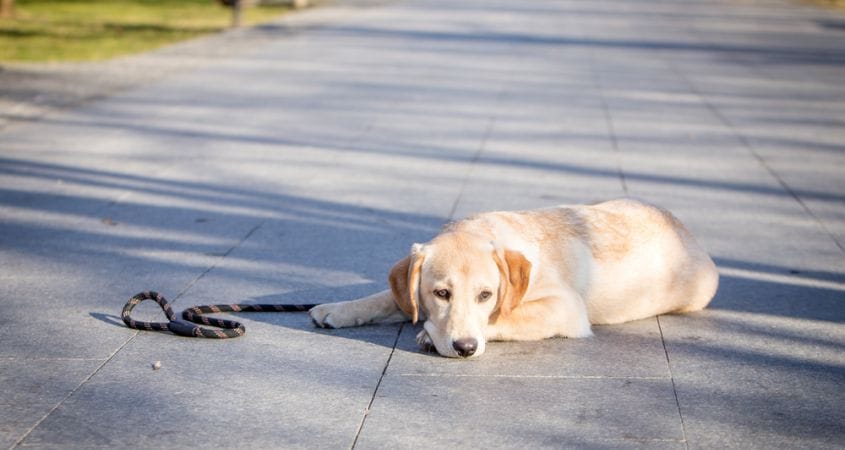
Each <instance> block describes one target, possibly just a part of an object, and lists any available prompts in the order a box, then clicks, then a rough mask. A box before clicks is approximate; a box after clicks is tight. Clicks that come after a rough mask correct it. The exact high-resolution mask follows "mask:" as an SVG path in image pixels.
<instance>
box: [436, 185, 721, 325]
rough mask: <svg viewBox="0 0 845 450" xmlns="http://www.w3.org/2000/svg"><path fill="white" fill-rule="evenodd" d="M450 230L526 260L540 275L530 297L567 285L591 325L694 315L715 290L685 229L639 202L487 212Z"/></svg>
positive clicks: (713, 274) (710, 268)
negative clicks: (483, 238) (484, 240)
mask: <svg viewBox="0 0 845 450" xmlns="http://www.w3.org/2000/svg"><path fill="white" fill-rule="evenodd" d="M450 228H452V229H454V230H460V231H468V232H472V233H476V234H481V235H484V236H488V237H489V238H490V239H492V240H494V241H496V242H497V243H498V244H500V245H502V246H503V247H506V248H513V249H516V250H518V251H520V252H522V253H523V254H525V256H526V257H527V258H528V259H529V260H531V261H532V263H533V264H534V267H535V269H536V271H535V272H534V273H532V277H531V283H532V285H530V286H529V292H530V291H535V293H536V291H537V290H546V289H553V288H554V286H555V285H560V283H565V284H566V285H567V286H568V287H570V288H572V289H575V290H576V291H577V292H578V293H579V294H580V295H581V297H582V298H583V299H584V301H585V304H586V307H587V313H588V315H589V320H590V323H593V324H612V323H621V322H627V321H629V320H637V319H642V318H645V317H650V316H654V315H657V314H664V313H669V312H688V311H696V310H699V309H702V308H704V307H705V306H707V304H708V303H709V302H710V300H711V299H712V298H713V295H714V294H715V292H716V288H717V286H718V273H717V271H716V267H715V265H714V264H713V261H712V260H711V259H710V256H709V255H708V254H707V252H706V251H705V250H704V249H703V248H702V247H701V246H700V245H699V244H698V243H697V242H696V241H695V239H694V238H693V237H692V235H691V234H690V233H689V231H688V230H687V229H686V228H685V227H684V225H683V224H682V223H681V222H680V221H679V220H678V219H677V218H675V217H674V216H673V215H672V214H671V213H669V212H668V211H666V210H663V209H660V208H658V207H655V206H652V205H648V204H645V203H642V202H639V201H636V200H630V199H620V200H612V201H608V202H604V203H599V204H595V205H577V206H560V207H554V208H545V209H539V210H531V211H521V212H492V213H484V214H480V215H478V216H474V217H471V218H468V219H465V220H463V221H460V222H457V223H455V224H453V225H451V226H450ZM527 297H528V298H530V297H532V295H531V294H528V295H527Z"/></svg>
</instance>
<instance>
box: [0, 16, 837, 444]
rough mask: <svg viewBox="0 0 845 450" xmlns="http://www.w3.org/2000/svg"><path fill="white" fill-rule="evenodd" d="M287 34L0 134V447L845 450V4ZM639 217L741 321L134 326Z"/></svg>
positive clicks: (384, 20) (729, 317)
mask: <svg viewBox="0 0 845 450" xmlns="http://www.w3.org/2000/svg"><path fill="white" fill-rule="evenodd" d="M291 30H296V32H291ZM251 33H256V32H255V31H253V32H251ZM260 33H261V36H263V37H262V38H261V39H257V40H256V41H255V42H254V45H248V46H245V47H244V48H243V49H242V51H237V52H231V53H229V54H226V55H222V56H220V57H214V58H205V59H202V60H201V61H200V62H199V63H197V64H194V65H191V66H190V67H184V68H182V69H180V70H173V71H168V72H167V73H164V74H163V75H162V76H160V77H156V79H155V80H146V81H144V82H139V83H135V84H133V86H134V87H132V88H130V89H126V87H125V86H124V87H121V89H123V90H121V91H120V92H116V93H113V94H111V95H107V96H105V97H103V98H100V99H98V100H94V101H85V102H81V103H79V104H78V105H77V106H76V107H74V108H71V109H65V110H63V111H58V112H56V111H52V112H51V111H46V112H43V113H41V114H38V115H37V116H38V117H40V119H39V120H37V121H34V122H31V121H28V120H21V119H20V118H19V119H14V120H13V121H12V122H14V123H10V124H7V125H6V127H5V128H4V129H3V130H2V132H0V189H2V191H0V244H2V246H0V267H2V271H0V446H5V447H46V448H56V447H80V448H92V447H122V446H127V445H132V446H138V447H174V446H175V447H187V446H190V445H201V446H203V447H258V448H297V447H308V448H345V447H347V448H348V447H357V448H394V447H425V448H491V447H516V448H533V447H577V448H594V447H598V448H629V447H655V448H688V447H692V448H722V447H736V448H749V447H758V448H772V447H794V448H798V447H800V448H806V447H817V448H820V447H829V448H841V446H842V445H843V442H845V430H843V423H845V391H844V390H843V388H842V386H843V385H845V351H843V350H845V327H843V321H845V303H843V302H845V251H843V246H845V145H843V143H845V83H843V80H845V16H843V15H841V14H836V13H833V12H830V11H824V10H820V9H815V8H810V7H801V6H794V5H791V4H786V3H774V2H753V3H749V2H725V1H715V0H713V1H709V0H699V1H688V2H660V1H649V0H640V1H622V0H617V1H595V2H592V1H590V2H583V1H567V0H554V1H546V2H522V1H515V0H511V1H505V0H492V1H491V0H486V1H481V0H477V1H476V0H464V1H460V2H455V1H442V0H406V1H401V2H395V3H390V4H385V5H381V6H372V7H368V8H341V7H340V6H337V7H326V8H323V9H320V10H313V11H307V12H304V13H302V14H298V15H296V16H290V17H288V18H286V19H284V20H282V21H280V22H279V23H277V24H275V25H271V26H267V27H264V28H263V29H261V30H260ZM211 39H220V38H211ZM203 42H207V41H203ZM186 45H187V46H188V47H190V46H191V45H201V44H196V43H193V44H186ZM181 48H185V47H181ZM167 51H168V50H165V52H167ZM169 51H173V50H169ZM156 55H161V53H157V54H156ZM143 70H154V67H152V68H144V69H143ZM6 88H7V87H6V86H4V89H6ZM85 98H88V97H85ZM83 100H84V98H83ZM7 101H8V99H7ZM17 101H18V102H21V101H25V100H20V98H19V99H18V100H17ZM23 119H26V118H23ZM623 195H633V196H636V197H640V198H645V199H648V200H650V201H653V202H656V203H659V204H662V205H665V206H667V207H669V208H670V209H672V210H673V211H675V212H676V213H677V215H679V216H680V217H681V218H682V220H684V221H685V222H686V223H687V224H689V226H690V227H691V228H692V229H693V231H694V232H695V234H697V235H698V236H699V238H700V240H701V241H702V242H703V244H704V245H705V246H706V247H707V248H708V249H709V250H710V251H711V252H712V254H713V255H714V256H715V258H716V260H717V263H718V264H719V266H720V269H721V273H722V283H721V288H720V290H719V293H718V295H717V298H716V299H715V300H714V302H713V304H712V306H711V308H709V309H708V310H706V311H704V312H701V313H697V314H692V315H688V316H663V317H660V318H659V319H649V320H643V321H639V322H635V323H630V324H625V325H621V326H612V327H597V328H596V330H595V331H596V336H595V337H594V338H592V339H585V340H566V339H554V340H547V341H543V342H536V343H500V344H494V345H492V346H491V348H489V349H488V351H487V353H486V354H485V355H484V356H483V357H482V358H481V359H480V360H477V361H455V360H448V359H445V358H439V357H435V356H431V355H426V354H422V353H419V352H418V351H417V350H416V347H415V345H414V343H413V336H414V334H415V330H414V327H411V326H410V325H404V326H398V325H397V326H379V327H363V328H358V329H349V330H318V329H314V328H313V327H312V326H311V325H310V323H309V321H308V319H307V317H306V316H305V315H303V314H288V315H283V314H271V315H258V316H255V315H251V316H250V315H243V320H244V321H245V322H246V325H247V328H248V332H247V335H246V336H245V337H243V338H240V339H236V340H231V341H222V342H212V341H202V340H189V339H183V338H177V337H174V336H170V335H164V334H157V333H136V332H134V331H131V330H128V329H126V328H124V327H123V326H122V325H121V324H120V323H119V320H118V319H117V314H118V312H119V310H120V307H121V306H122V304H123V302H124V301H125V299H126V298H128V297H129V296H130V295H132V294H134V293H135V292H137V291H140V290H143V289H149V288H156V289H158V290H160V291H161V292H164V293H166V294H167V295H168V296H169V297H171V298H173V299H175V300H176V304H177V306H178V307H185V306H189V305H192V304H198V303H206V302H211V301H214V302H224V303H225V302H235V301H244V300H249V301H257V302H294V303H295V302H321V301H335V300H342V299H348V298H353V297H356V296H359V295H363V294H367V293H370V292H373V291H375V290H378V289H382V288H383V287H384V286H385V284H386V281H385V275H386V271H387V269H388V268H389V267H390V266H391V265H392V263H393V262H394V261H395V260H397V259H399V258H400V257H401V256H403V254H404V253H405V252H407V250H408V248H409V245H410V244H411V243H412V242H415V241H425V240H427V239H428V238H430V237H431V236H432V235H433V234H434V233H436V231H437V230H438V227H439V226H440V225H441V224H442V223H444V222H446V221H448V220H450V219H454V218H459V217H462V216H465V215H467V214H470V213H472V212H475V211H481V210H489V209H499V208H501V209H517V208H531V207H537V206H543V205H550V204H555V203H567V202H588V201H593V200H597V199H604V198H610V197H619V196H623ZM146 312H147V313H148V316H149V317H156V315H155V314H154V311H153V309H152V308H148V309H146ZM153 361H161V364H162V367H161V369H160V370H158V371H153V370H151V368H150V364H151V363H152V362H153Z"/></svg>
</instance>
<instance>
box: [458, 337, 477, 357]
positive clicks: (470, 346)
mask: <svg viewBox="0 0 845 450" xmlns="http://www.w3.org/2000/svg"><path fill="white" fill-rule="evenodd" d="M452 348H454V349H455V351H456V352H458V355H460V356H461V357H463V358H466V357H469V356H472V355H473V354H474V353H475V351H476V350H477V349H478V341H477V340H476V339H475V338H463V339H456V340H455V342H452Z"/></svg>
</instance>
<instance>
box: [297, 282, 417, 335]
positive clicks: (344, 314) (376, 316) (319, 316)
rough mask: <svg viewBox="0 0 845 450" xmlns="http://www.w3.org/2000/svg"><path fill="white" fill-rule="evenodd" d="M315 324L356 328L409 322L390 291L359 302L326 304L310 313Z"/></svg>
mask: <svg viewBox="0 0 845 450" xmlns="http://www.w3.org/2000/svg"><path fill="white" fill-rule="evenodd" d="M309 314H311V320H313V321H314V324H315V325H317V326H318V327H322V328H343V327H355V326H358V325H364V324H368V323H393V322H404V321H406V320H408V316H406V315H405V314H404V313H403V312H402V311H401V310H400V309H399V307H398V306H396V302H395V301H394V300H393V293H392V292H391V291H390V290H386V291H382V292H379V293H377V294H373V295H371V296H369V297H364V298H360V299H358V300H350V301H346V302H338V303H324V304H322V305H317V306H315V307H314V308H311V311H309Z"/></svg>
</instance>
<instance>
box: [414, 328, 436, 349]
mask: <svg viewBox="0 0 845 450" xmlns="http://www.w3.org/2000/svg"><path fill="white" fill-rule="evenodd" d="M417 345H419V346H420V350H422V351H424V352H427V353H433V352H435V351H436V349H435V348H434V342H432V340H431V337H430V336H429V335H428V331H425V330H422V331H420V332H419V333H417Z"/></svg>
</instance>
